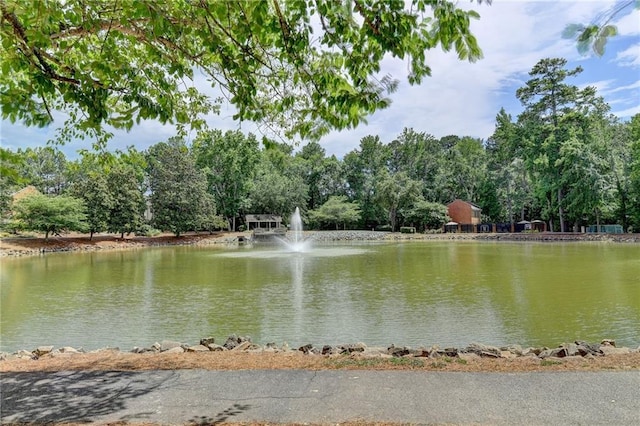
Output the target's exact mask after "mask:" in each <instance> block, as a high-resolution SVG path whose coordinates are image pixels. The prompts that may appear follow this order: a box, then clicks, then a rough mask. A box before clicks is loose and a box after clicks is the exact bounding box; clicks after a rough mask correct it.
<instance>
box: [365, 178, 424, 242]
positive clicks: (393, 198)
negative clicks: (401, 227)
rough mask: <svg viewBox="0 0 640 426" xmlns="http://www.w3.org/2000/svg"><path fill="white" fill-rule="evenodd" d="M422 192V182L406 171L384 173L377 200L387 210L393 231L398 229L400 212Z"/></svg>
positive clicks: (413, 202) (418, 197)
mask: <svg viewBox="0 0 640 426" xmlns="http://www.w3.org/2000/svg"><path fill="white" fill-rule="evenodd" d="M421 194H422V185H421V184H420V182H418V181H415V180H413V179H410V178H409V177H408V176H407V174H406V173H405V172H400V173H397V174H395V175H391V174H389V173H387V172H385V173H384V174H383V175H382V178H381V180H380V184H379V186H378V192H377V193H376V198H375V200H376V202H377V203H378V204H380V206H382V208H384V209H385V211H386V212H387V218H388V220H389V224H390V225H391V231H395V230H396V224H397V222H398V214H399V212H400V211H402V210H405V209H407V208H408V207H410V206H412V205H413V204H415V202H416V201H418V200H419V199H420V197H421V196H422V195H421Z"/></svg>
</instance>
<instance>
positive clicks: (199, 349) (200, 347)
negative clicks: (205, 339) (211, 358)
mask: <svg viewBox="0 0 640 426" xmlns="http://www.w3.org/2000/svg"><path fill="white" fill-rule="evenodd" d="M187 352H209V348H208V347H207V346H205V345H195V346H189V347H188V348H187Z"/></svg>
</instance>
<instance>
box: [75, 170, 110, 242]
mask: <svg viewBox="0 0 640 426" xmlns="http://www.w3.org/2000/svg"><path fill="white" fill-rule="evenodd" d="M69 193H70V194H72V195H73V196H74V197H76V198H78V199H80V200H83V201H84V204H85V206H86V223H87V228H88V230H89V240H92V239H93V234H94V233H96V232H103V231H105V230H106V229H107V227H108V223H109V214H110V212H111V209H112V208H113V197H112V194H111V191H110V190H109V185H108V184H107V178H106V177H105V175H104V174H103V173H99V172H93V173H89V174H87V175H85V176H83V178H82V179H79V180H77V181H75V182H73V183H72V184H71V187H70V188H69Z"/></svg>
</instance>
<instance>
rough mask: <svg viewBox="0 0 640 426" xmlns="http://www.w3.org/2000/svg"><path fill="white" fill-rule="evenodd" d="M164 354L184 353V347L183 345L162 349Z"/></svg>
mask: <svg viewBox="0 0 640 426" xmlns="http://www.w3.org/2000/svg"><path fill="white" fill-rule="evenodd" d="M162 353H163V354H181V353H184V349H182V346H174V347H173V348H171V349H167V350H166V351H162Z"/></svg>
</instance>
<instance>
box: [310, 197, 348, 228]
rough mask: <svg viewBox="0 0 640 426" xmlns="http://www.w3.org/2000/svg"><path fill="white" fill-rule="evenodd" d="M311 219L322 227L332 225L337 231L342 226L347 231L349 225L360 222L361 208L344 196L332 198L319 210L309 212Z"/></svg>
mask: <svg viewBox="0 0 640 426" xmlns="http://www.w3.org/2000/svg"><path fill="white" fill-rule="evenodd" d="M309 219H310V220H311V221H312V222H313V223H316V224H317V225H320V226H322V225H324V224H332V225H335V227H336V230H337V229H339V226H340V225H342V226H343V228H344V229H347V225H350V224H353V223H357V222H358V221H359V220H360V208H359V207H358V204H357V203H350V202H349V200H348V199H347V197H346V196H344V195H343V196H332V197H329V199H328V200H327V202H326V203H324V204H323V205H321V206H320V207H319V208H318V209H316V210H309Z"/></svg>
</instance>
